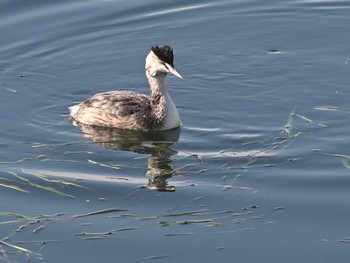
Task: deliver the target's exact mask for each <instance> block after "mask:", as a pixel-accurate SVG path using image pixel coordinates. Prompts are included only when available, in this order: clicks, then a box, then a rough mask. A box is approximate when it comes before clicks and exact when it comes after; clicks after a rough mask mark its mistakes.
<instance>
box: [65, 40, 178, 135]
mask: <svg viewBox="0 0 350 263" xmlns="http://www.w3.org/2000/svg"><path fill="white" fill-rule="evenodd" d="M173 63H174V54H173V49H172V48H171V47H170V46H153V47H152V48H151V51H150V53H149V54H148V55H147V57H146V66H145V70H146V77H147V79H148V83H149V85H150V88H151V95H150V96H147V95H143V94H139V93H136V92H133V91H124V90H122V91H109V92H103V93H98V94H96V95H94V96H92V97H91V98H89V99H87V100H86V101H84V102H82V103H79V104H77V105H74V106H71V107H69V110H70V116H71V117H72V119H73V120H74V121H76V122H77V123H80V124H84V125H88V126H94V127H105V128H118V129H127V130H140V131H156V130H170V129H174V128H177V127H179V126H180V125H181V122H180V117H179V113H178V112H177V109H176V107H175V105H174V103H173V101H172V100H171V98H170V95H169V93H168V89H167V87H166V85H165V77H166V76H167V74H168V73H169V72H170V73H172V74H174V75H175V76H177V77H179V78H182V76H181V75H180V73H179V72H178V71H177V70H176V69H175V67H174V64H173Z"/></svg>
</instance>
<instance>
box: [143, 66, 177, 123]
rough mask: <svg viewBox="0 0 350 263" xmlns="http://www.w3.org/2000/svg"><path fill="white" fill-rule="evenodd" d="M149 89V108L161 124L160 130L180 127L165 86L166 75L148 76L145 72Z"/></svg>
mask: <svg viewBox="0 0 350 263" xmlns="http://www.w3.org/2000/svg"><path fill="white" fill-rule="evenodd" d="M146 75H147V78H148V82H149V85H150V88H151V97H150V99H151V106H152V110H153V113H154V114H155V116H156V117H157V118H158V119H159V120H161V121H162V122H163V124H162V127H161V129H162V130H170V129H173V128H176V127H179V126H180V124H181V123H180V117H179V113H178V111H177V109H176V106H175V104H174V102H173V101H172V99H171V97H170V95H169V92H168V89H167V87H166V84H165V77H166V74H164V73H159V74H157V75H156V76H154V77H152V76H150V74H149V72H148V71H146Z"/></svg>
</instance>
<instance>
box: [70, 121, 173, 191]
mask: <svg viewBox="0 0 350 263" xmlns="http://www.w3.org/2000/svg"><path fill="white" fill-rule="evenodd" d="M74 125H76V126H77V127H79V129H80V130H81V131H82V132H84V136H85V137H87V138H88V139H89V140H91V141H92V142H94V143H96V144H98V145H100V146H102V147H103V148H106V149H110V150H114V151H132V152H135V153H139V154H148V155H150V156H149V158H148V171H147V173H146V175H147V176H149V177H150V178H149V181H148V187H149V188H151V189H156V190H158V191H166V192H173V191H175V186H169V185H168V182H167V179H169V178H171V177H172V175H173V174H174V172H175V171H174V170H173V169H172V168H171V165H170V163H171V156H172V155H175V154H177V151H175V150H173V149H172V148H171V146H172V145H173V144H174V143H175V142H177V141H178V140H179V137H180V128H177V129H173V130H169V131H157V132H141V131H130V130H121V129H103V128H99V127H91V126H86V125H82V124H78V123H74Z"/></svg>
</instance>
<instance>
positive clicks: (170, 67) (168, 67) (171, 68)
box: [165, 63, 182, 79]
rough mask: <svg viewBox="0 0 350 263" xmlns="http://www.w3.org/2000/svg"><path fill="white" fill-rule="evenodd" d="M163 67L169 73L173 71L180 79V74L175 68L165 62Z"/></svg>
mask: <svg viewBox="0 0 350 263" xmlns="http://www.w3.org/2000/svg"><path fill="white" fill-rule="evenodd" d="M165 67H166V68H167V70H168V71H169V72H170V73H173V74H174V75H175V76H176V77H178V78H180V79H182V76H181V75H180V73H179V72H178V71H177V70H176V68H174V67H172V66H170V65H169V64H168V63H165Z"/></svg>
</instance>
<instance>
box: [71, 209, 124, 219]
mask: <svg viewBox="0 0 350 263" xmlns="http://www.w3.org/2000/svg"><path fill="white" fill-rule="evenodd" d="M124 211H128V210H127V209H116V208H110V209H104V210H99V211H94V212H90V213H85V214H80V215H75V216H73V218H80V217H87V216H94V215H100V214H106V213H115V212H124Z"/></svg>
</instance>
